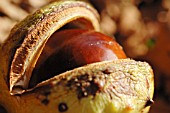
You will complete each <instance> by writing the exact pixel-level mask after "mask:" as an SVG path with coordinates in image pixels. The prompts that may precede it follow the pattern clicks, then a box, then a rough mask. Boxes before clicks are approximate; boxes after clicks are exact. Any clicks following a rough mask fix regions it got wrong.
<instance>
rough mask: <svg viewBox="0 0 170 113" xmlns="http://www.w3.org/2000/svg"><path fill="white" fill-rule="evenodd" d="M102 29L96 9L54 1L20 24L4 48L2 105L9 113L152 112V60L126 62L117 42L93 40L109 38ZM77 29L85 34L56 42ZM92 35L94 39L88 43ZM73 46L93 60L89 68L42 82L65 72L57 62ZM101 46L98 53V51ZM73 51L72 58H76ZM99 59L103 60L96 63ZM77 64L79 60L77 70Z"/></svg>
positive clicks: (0, 83)
mask: <svg viewBox="0 0 170 113" xmlns="http://www.w3.org/2000/svg"><path fill="white" fill-rule="evenodd" d="M99 26H100V25H99V15H98V13H97V11H96V10H95V9H94V8H93V7H92V6H91V5H89V4H88V3H86V2H81V1H70V0H69V1H60V2H54V3H51V4H49V5H47V6H45V7H43V8H41V9H39V10H38V11H36V12H35V13H33V14H31V15H29V16H28V17H27V18H26V19H24V20H23V21H21V22H20V23H18V24H17V25H16V26H15V27H14V28H13V29H12V31H11V33H10V35H9V37H8V39H7V40H6V42H5V43H4V44H3V45H1V46H0V64H1V65H0V105H1V106H3V107H4V109H6V111H7V112H9V113H60V112H63V113H126V112H128V113H137V112H139V113H147V112H148V110H149V107H150V104H151V103H152V102H153V101H152V97H153V90H154V85H153V84H154V81H153V73H152V69H151V67H150V66H149V64H147V63H146V62H139V61H134V60H131V59H126V55H125V54H124V52H123V50H122V48H121V47H120V46H119V45H118V44H117V43H116V42H115V40H113V39H109V38H104V39H103V38H99V39H98V38H96V39H95V40H94V41H93V40H91V39H94V37H95V36H97V37H103V36H104V35H101V33H99V32H100V28H99ZM73 28H74V29H75V28H76V29H85V30H77V31H76V32H75V31H73V33H72V34H71V32H72V31H71V32H69V34H70V35H69V37H70V38H68V37H66V38H64V37H62V36H61V35H58V36H57V37H55V38H56V39H55V38H53V35H54V34H56V32H59V33H60V32H62V31H63V29H73ZM68 31H69V30H68ZM68 31H65V32H62V33H64V34H67V33H68ZM91 33H92V34H95V35H92V34H91ZM87 34H88V35H87ZM78 35H81V36H78ZM65 36H66V35H65ZM86 36H88V37H90V38H89V39H88V40H85V39H86ZM72 37H73V38H72ZM82 37H83V41H81V40H82V39H81V38H82ZM60 38H64V39H65V41H63V40H64V39H62V40H60ZM58 39H59V40H58ZM75 39H77V40H78V42H82V43H78V45H79V46H75V47H73V45H76V44H77V41H75V42H74V41H73V42H72V43H71V41H72V40H75ZM106 39H108V41H105V40H106ZM50 40H52V41H50ZM89 40H90V41H93V43H91V42H90V43H87V44H86V47H87V46H90V47H91V46H92V47H94V48H92V49H90V50H88V47H87V48H86V49H87V51H86V53H85V54H84V53H83V52H84V51H83V50H81V47H83V46H82V45H84V43H85V42H86V41H87V42H88V41H89ZM65 42H67V43H65ZM62 43H64V44H62ZM75 43H76V44H75ZM51 45H53V46H51ZM54 45H55V46H54ZM67 45H69V46H68V47H67ZM65 46H66V47H65ZM112 46H114V48H113V51H112V50H111V51H110V48H112ZM69 47H70V48H80V49H79V50H81V51H79V53H83V54H81V55H83V56H84V55H86V58H88V60H86V61H87V65H86V63H85V64H84V63H82V64H81V63H80V65H77V66H75V67H72V68H70V67H69V68H68V70H67V69H66V70H64V71H61V72H59V73H58V72H57V73H54V74H53V75H52V76H50V77H47V78H48V79H46V77H45V79H42V80H39V78H43V76H46V75H50V74H51V73H47V74H44V70H45V72H48V70H50V72H55V70H57V69H58V68H60V63H56V64H55V61H60V58H61V60H62V58H63V57H59V58H58V53H60V52H59V51H61V52H63V51H65V52H64V53H63V55H66V56H69V55H70V54H68V55H67V54H66V53H67V52H66V51H67V50H74V49H65V48H69ZM105 47H106V48H105ZM49 48H50V49H49ZM63 48H64V49H63ZM84 48H85V47H84ZM95 48H97V50H98V51H97V50H96V51H97V52H94V51H92V50H93V49H95ZM103 48H104V49H103ZM62 49H63V50H62ZM108 49H109V50H108ZM105 50H107V51H105ZM48 52H49V53H48ZM90 52H91V54H88V55H87V53H90ZM68 53H69V52H68ZM72 53H73V54H71V55H70V56H72V55H75V54H76V53H75V52H72ZM101 53H102V54H101ZM81 55H79V56H80V57H82V56H81ZM95 55H96V56H100V57H101V58H102V59H99V60H96V59H97V57H94V56H95ZM112 56H114V57H112ZM73 58H75V59H77V57H73ZM82 58H84V57H82ZM90 58H92V60H89V59H90ZM120 58H121V59H120ZM65 59H66V60H67V57H66V58H65ZM68 59H69V58H68ZM70 59H72V58H70ZM53 61H54V63H53ZM69 61H70V60H69ZM69 61H68V62H69ZM81 61H82V60H81ZM88 61H89V62H88ZM47 62H51V63H52V64H53V65H52V66H51V65H50V64H51V63H50V64H49V65H47ZM74 63H77V64H79V61H77V60H75V61H74V62H73V63H71V66H72V65H73V64H74ZM69 64H70V62H69V63H68V64H64V66H65V65H69ZM44 65H45V66H46V67H47V68H44V67H43V66H44ZM55 67H57V68H55ZM41 68H42V69H41ZM39 71H40V72H39ZM37 81H38V82H37Z"/></svg>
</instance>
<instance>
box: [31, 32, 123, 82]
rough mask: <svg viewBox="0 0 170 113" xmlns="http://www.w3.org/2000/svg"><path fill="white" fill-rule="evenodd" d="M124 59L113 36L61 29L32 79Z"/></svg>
mask: <svg viewBox="0 0 170 113" xmlns="http://www.w3.org/2000/svg"><path fill="white" fill-rule="evenodd" d="M123 58H126V55H125V53H124V51H123V50H122V47H121V46H120V45H119V44H118V43H117V42H116V41H115V40H114V39H113V38H111V37H109V36H106V35H104V34H102V33H99V32H95V31H89V30H80V29H79V30H78V29H75V30H61V31H58V32H55V33H54V34H53V35H52V36H51V37H50V39H49V41H48V42H47V44H46V46H45V49H44V51H43V52H42V54H41V56H40V58H39V60H38V62H37V66H36V67H35V69H34V71H33V74H32V80H34V81H35V80H36V82H41V81H43V80H46V79H49V78H51V77H53V76H55V75H58V74H60V73H62V72H65V71H68V70H71V69H73V68H76V67H80V66H83V65H86V64H90V63H95V62H101V61H107V60H116V59H123ZM35 76H36V77H35ZM37 80H38V81H37ZM30 83H33V84H35V83H34V82H30Z"/></svg>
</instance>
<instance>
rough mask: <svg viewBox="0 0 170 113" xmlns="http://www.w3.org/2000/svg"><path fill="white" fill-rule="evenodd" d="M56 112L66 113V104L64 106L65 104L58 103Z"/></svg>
mask: <svg viewBox="0 0 170 113" xmlns="http://www.w3.org/2000/svg"><path fill="white" fill-rule="evenodd" d="M58 110H59V111H60V112H65V111H67V110H68V106H67V104H66V103H60V104H59V105H58Z"/></svg>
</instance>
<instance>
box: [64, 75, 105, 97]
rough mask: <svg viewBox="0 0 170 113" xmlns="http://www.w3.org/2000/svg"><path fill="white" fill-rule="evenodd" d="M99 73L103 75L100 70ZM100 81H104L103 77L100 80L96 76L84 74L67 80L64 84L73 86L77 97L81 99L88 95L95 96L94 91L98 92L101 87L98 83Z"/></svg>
mask: <svg viewBox="0 0 170 113" xmlns="http://www.w3.org/2000/svg"><path fill="white" fill-rule="evenodd" d="M100 74H102V75H101V76H103V75H104V74H103V73H102V72H101V73H100ZM100 74H99V75H100ZM101 81H104V79H102V80H101V79H100V78H98V77H96V76H91V75H88V74H84V75H81V76H79V77H77V78H74V79H71V80H69V81H68V83H67V85H66V86H67V87H69V88H71V89H74V88H75V89H76V91H77V98H78V99H81V98H83V97H88V96H90V95H92V96H95V95H96V93H98V92H100V91H101V89H102V88H103V87H102V86H101V84H100V82H101Z"/></svg>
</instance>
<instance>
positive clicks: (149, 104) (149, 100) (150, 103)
mask: <svg viewBox="0 0 170 113" xmlns="http://www.w3.org/2000/svg"><path fill="white" fill-rule="evenodd" d="M153 103H154V101H153V100H152V99H148V100H147V101H146V104H145V107H148V106H151V105H152V104H153Z"/></svg>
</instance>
